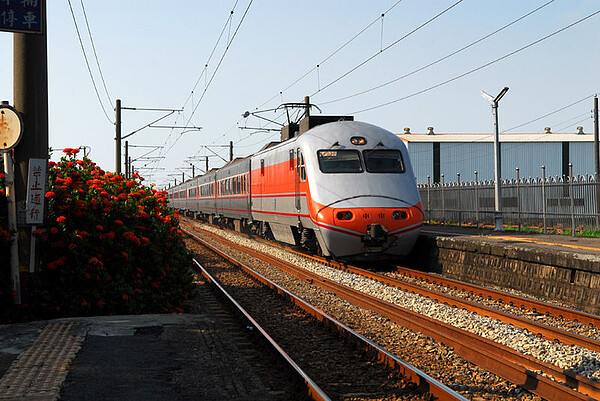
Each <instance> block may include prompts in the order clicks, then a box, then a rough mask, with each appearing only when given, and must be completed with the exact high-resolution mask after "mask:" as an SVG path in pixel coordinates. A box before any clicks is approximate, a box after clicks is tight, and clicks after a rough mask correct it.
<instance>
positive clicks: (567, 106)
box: [502, 94, 594, 132]
mask: <svg viewBox="0 0 600 401" xmlns="http://www.w3.org/2000/svg"><path fill="white" fill-rule="evenodd" d="M592 97H594V95H593V94H592V95H589V96H586V97H584V98H582V99H579V100H576V101H574V102H573V103H570V104H568V105H566V106H563V107H561V108H558V109H556V110H554V111H551V112H550V113H547V114H544V115H543V116H540V117H536V118H534V119H533V120H529V121H527V122H524V123H522V124H519V125H515V126H514V127H511V128H508V129H506V130H504V131H502V132H510V131H514V130H516V129H517V128H521V127H524V126H525V125H528V124H531V123H534V122H536V121H539V120H541V119H543V118H546V117H549V116H551V115H553V114H556V113H559V112H561V111H563V110H566V109H568V108H569V107H573V106H575V105H576V104H579V103H581V102H584V101H586V100H588V99H590V98H592Z"/></svg>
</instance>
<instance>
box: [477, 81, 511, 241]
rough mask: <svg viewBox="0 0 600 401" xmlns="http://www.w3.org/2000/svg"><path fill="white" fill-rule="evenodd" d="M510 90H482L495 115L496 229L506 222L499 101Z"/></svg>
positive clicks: (498, 229) (502, 227) (500, 229)
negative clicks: (503, 210)
mask: <svg viewBox="0 0 600 401" xmlns="http://www.w3.org/2000/svg"><path fill="white" fill-rule="evenodd" d="M506 92H508V87H505V88H504V89H502V90H501V91H500V93H499V94H498V95H497V96H496V97H493V96H492V95H489V94H487V93H485V92H484V91H481V96H483V97H484V98H486V99H487V100H489V101H490V102H492V114H493V117H494V221H495V226H494V231H504V223H503V219H502V187H501V183H500V179H501V177H500V176H501V172H502V170H501V167H502V162H501V157H500V156H501V155H500V129H499V128H498V102H499V101H500V99H502V97H503V96H504V95H505V94H506Z"/></svg>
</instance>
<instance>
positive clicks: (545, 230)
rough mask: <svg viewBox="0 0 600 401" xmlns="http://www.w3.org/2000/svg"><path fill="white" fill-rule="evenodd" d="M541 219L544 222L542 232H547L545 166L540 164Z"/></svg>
mask: <svg viewBox="0 0 600 401" xmlns="http://www.w3.org/2000/svg"><path fill="white" fill-rule="evenodd" d="M542 219H543V224H544V234H548V228H547V226H546V166H542Z"/></svg>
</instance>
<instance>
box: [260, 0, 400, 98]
mask: <svg viewBox="0 0 600 401" xmlns="http://www.w3.org/2000/svg"><path fill="white" fill-rule="evenodd" d="M401 2H402V0H398V1H396V2H395V3H394V4H392V5H391V6H390V7H389V8H388V9H387V10H385V11H384V12H383V13H381V15H385V14H387V13H389V12H390V11H392V10H393V9H394V8H396V6H398V4H400V3H401ZM381 18H382V17H381V16H379V15H378V16H377V18H375V19H374V20H373V21H371V22H370V23H369V24H367V26H365V27H364V28H363V29H361V30H360V31H359V32H358V33H357V34H356V35H354V36H353V37H352V38H350V39H349V40H347V41H346V42H344V44H342V45H341V46H340V47H338V48H337V49H336V50H334V51H333V52H331V53H330V54H329V55H328V56H327V57H325V58H324V59H323V60H321V61H320V62H318V63H316V64H315V66H314V67H312V68H311V69H309V70H308V71H306V72H305V73H304V74H302V75H301V76H300V77H299V78H297V79H296V80H295V81H294V82H292V83H291V84H289V85H288V86H287V87H285V88H284V89H282V90H280V91H279V92H278V93H277V94H276V95H275V96H273V97H271V98H269V99H268V100H266V101H265V102H263V103H262V104H261V105H260V106H258V107H257V108H256V109H260V108H262V107H263V106H264V105H266V104H268V103H269V102H271V101H272V100H273V99H275V98H276V97H277V96H282V97H283V92H285V91H287V90H289V89H291V88H292V87H293V86H295V85H296V84H297V83H298V82H300V81H302V80H303V79H304V78H306V77H307V76H309V75H310V74H311V73H312V72H314V71H315V70H316V69H317V68H319V66H323V64H325V63H326V62H327V61H329V60H330V59H331V58H333V57H334V56H335V55H336V54H338V53H339V52H340V51H342V50H343V49H344V48H346V46H348V45H349V44H350V43H352V42H354V41H355V40H356V39H358V38H359V37H360V36H361V35H362V34H363V33H365V32H366V31H367V30H368V29H369V28H371V27H372V26H373V25H374V24H376V23H377V21H380V20H381ZM281 102H282V103H283V98H282V100H281Z"/></svg>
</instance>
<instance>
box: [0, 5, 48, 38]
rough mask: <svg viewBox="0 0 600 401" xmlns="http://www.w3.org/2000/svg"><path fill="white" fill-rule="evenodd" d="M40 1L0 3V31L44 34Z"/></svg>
mask: <svg viewBox="0 0 600 401" xmlns="http://www.w3.org/2000/svg"><path fill="white" fill-rule="evenodd" d="M42 12H43V8H42V1H41V0H2V1H0V31H7V32H16V33H44V26H43V24H42V20H43V19H42Z"/></svg>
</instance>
